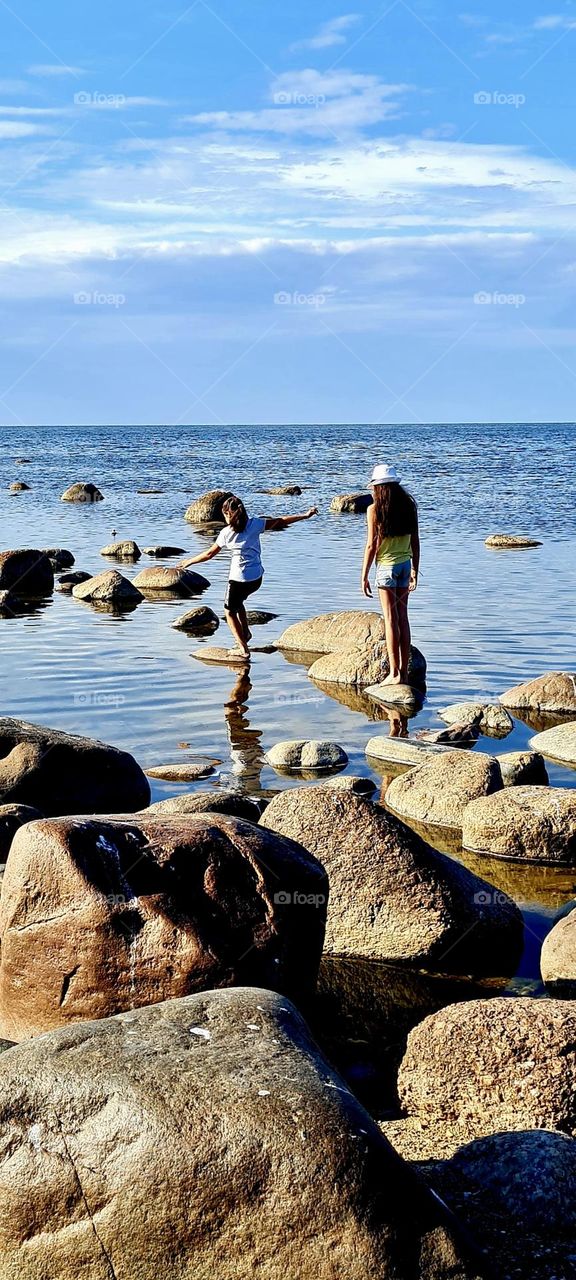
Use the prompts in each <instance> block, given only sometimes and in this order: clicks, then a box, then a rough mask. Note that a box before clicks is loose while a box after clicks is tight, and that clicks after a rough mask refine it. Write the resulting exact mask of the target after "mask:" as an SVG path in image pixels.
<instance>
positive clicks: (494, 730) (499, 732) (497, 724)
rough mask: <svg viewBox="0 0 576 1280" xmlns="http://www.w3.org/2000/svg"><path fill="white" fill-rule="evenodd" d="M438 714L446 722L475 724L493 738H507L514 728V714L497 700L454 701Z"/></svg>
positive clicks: (481, 731)
mask: <svg viewBox="0 0 576 1280" xmlns="http://www.w3.org/2000/svg"><path fill="white" fill-rule="evenodd" d="M438 714H439V716H440V719H441V720H444V721H445V723H446V724H457V725H475V726H477V728H478V729H479V730H480V733H486V734H488V735H489V737H492V738H507V737H508V734H509V733H512V730H513V728H514V721H513V719H512V716H509V715H508V712H507V711H505V710H504V708H503V707H499V706H498V704H497V703H495V702H454V703H452V704H451V706H449V707H444V709H443V710H442V711H439V712H438Z"/></svg>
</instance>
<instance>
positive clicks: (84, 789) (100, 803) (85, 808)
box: [0, 719, 150, 815]
mask: <svg viewBox="0 0 576 1280" xmlns="http://www.w3.org/2000/svg"><path fill="white" fill-rule="evenodd" d="M149 802H150V786H149V783H148V782H147V780H146V778H145V776H144V774H143V772H142V770H141V768H140V765H138V764H137V763H136V761H135V760H134V758H133V756H131V755H129V754H128V752H127V751H120V750H119V749H118V748H117V747H111V746H108V744H107V743H104V742H98V741H96V740H95V739H94V738H81V737H77V736H76V735H75V734H71V733H62V732H61V730H59V729H49V728H47V727H45V726H44V725H38V724H28V723H26V721H24V720H12V719H0V803H2V804H6V803H11V804H25V805H32V806H33V807H34V808H36V809H39V810H40V811H41V812H42V813H46V814H49V815H53V814H62V813H69V812H70V810H71V809H76V812H78V813H83V812H84V813H86V812H88V813H122V812H126V810H127V809H128V810H136V809H143V808H145V806H146V805H148V804H149Z"/></svg>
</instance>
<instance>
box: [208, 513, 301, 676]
mask: <svg viewBox="0 0 576 1280" xmlns="http://www.w3.org/2000/svg"><path fill="white" fill-rule="evenodd" d="M317 512H318V508H317V507H310V510H309V511H305V512H304V514H303V515H301V516H249V515H248V512H247V511H246V508H245V506H244V503H243V502H242V501H241V500H240V498H228V499H227V501H226V502H225V503H224V504H223V506H222V514H223V516H224V519H225V521H226V524H225V527H224V528H223V529H222V530H221V532H220V533H219V534H218V537H217V539H216V541H215V542H213V543H212V546H211V547H209V548H208V550H207V551H203V552H202V553H201V554H200V555H199V556H194V558H193V559H192V560H187V561H186V564H187V565H190V564H201V563H202V561H203V560H212V559H213V557H214V556H217V555H218V554H219V552H220V551H222V550H224V551H227V552H228V553H229V555H230V556H231V564H230V575H229V578H228V589H227V591H226V598H225V600H224V612H225V614H226V621H227V623H228V626H229V627H230V630H231V632H232V635H233V636H234V639H235V641H236V647H235V648H234V649H230V650H229V651H228V652H229V653H230V655H231V656H232V657H239V656H241V657H243V658H246V659H249V658H250V650H249V648H248V641H249V640H250V639H251V636H252V632H251V631H250V628H249V626H248V619H247V617H246V609H245V607H244V601H245V600H246V599H247V598H248V596H251V595H252V594H253V592H254V591H257V590H258V588H259V587H261V586H262V577H263V574H264V567H263V565H262V554H261V548H260V534H261V533H263V532H264V530H265V529H287V528H288V525H290V524H297V523H298V522H299V521H300V520H310V518H311V517H312V516H315V515H316V514H317Z"/></svg>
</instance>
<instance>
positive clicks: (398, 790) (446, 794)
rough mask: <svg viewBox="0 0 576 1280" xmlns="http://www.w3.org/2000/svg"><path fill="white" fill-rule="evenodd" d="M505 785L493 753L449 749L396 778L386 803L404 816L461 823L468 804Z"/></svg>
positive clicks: (448, 824)
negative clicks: (491, 754) (480, 753)
mask: <svg viewBox="0 0 576 1280" xmlns="http://www.w3.org/2000/svg"><path fill="white" fill-rule="evenodd" d="M501 787H502V775H501V773H500V767H499V765H498V763H497V761H496V760H494V759H493V758H492V756H485V755H474V754H472V753H471V752H469V751H449V752H446V754H444V755H440V756H437V757H436V758H435V759H432V760H428V761H426V763H425V764H422V765H419V766H418V767H417V768H416V769H410V770H409V772H408V773H403V774H402V775H401V776H400V777H399V778H394V779H393V781H392V782H391V783H390V786H389V787H388V790H387V792H386V804H387V805H390V808H391V809H393V810H394V812H395V813H398V814H400V817H403V818H414V819H415V820H416V821H417V822H425V823H430V824H433V825H436V826H441V827H456V828H458V827H461V826H462V821H463V817H464V811H465V809H466V806H467V805H468V804H469V803H470V801H471V800H475V799H476V797H478V796H487V795H490V794H491V793H492V792H493V791H499V790H500V789H501Z"/></svg>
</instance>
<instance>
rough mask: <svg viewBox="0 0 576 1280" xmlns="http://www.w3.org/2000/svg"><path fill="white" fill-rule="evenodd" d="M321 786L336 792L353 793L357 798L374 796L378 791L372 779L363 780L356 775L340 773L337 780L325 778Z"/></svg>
mask: <svg viewBox="0 0 576 1280" xmlns="http://www.w3.org/2000/svg"><path fill="white" fill-rule="evenodd" d="M321 786H323V787H331V788H333V789H334V790H335V791H353V792H354V794H355V795H357V796H373V795H374V792H375V791H376V790H377V787H376V783H375V782H373V781H372V779H371V778H362V777H360V776H359V775H357V774H354V773H338V774H336V777H335V778H323V780H322V783H321Z"/></svg>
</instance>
